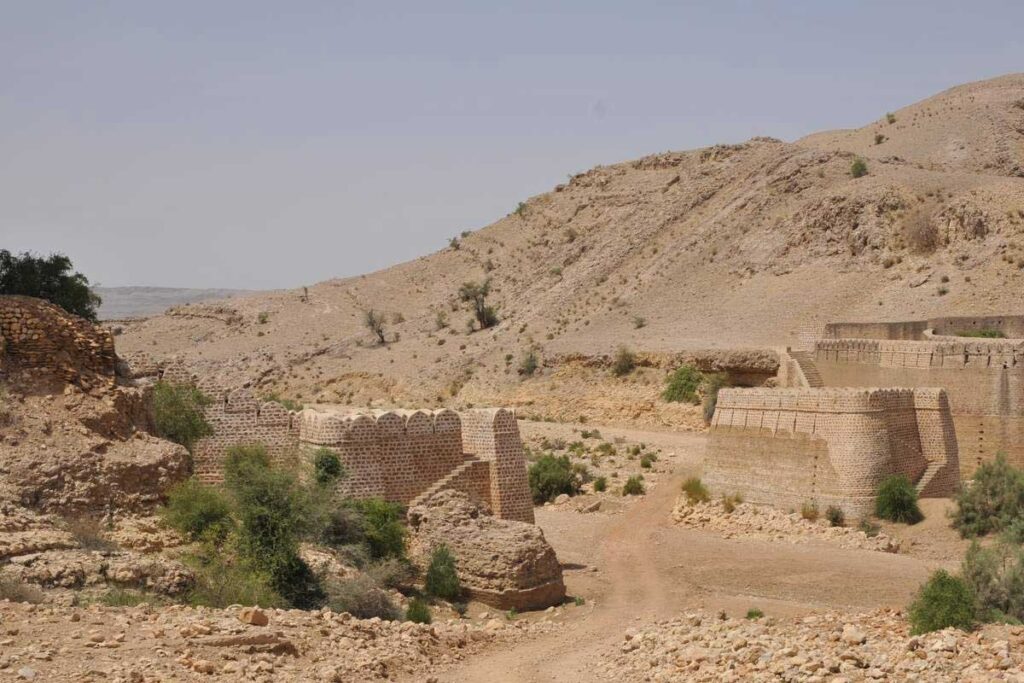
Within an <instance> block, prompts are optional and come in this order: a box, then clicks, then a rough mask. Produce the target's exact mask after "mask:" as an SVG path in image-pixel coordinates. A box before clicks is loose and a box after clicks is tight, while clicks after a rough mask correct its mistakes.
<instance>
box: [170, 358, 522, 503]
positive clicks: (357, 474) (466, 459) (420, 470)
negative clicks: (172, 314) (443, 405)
mask: <svg viewBox="0 0 1024 683" xmlns="http://www.w3.org/2000/svg"><path fill="white" fill-rule="evenodd" d="M161 378H162V379H164V380H166V381H171V382H178V383H192V384H194V385H196V386H197V387H198V388H199V389H200V390H202V391H203V393H204V394H206V395H207V396H208V397H209V398H211V399H212V403H211V404H210V405H209V406H208V407H207V408H206V410H205V412H206V419H207V421H208V422H209V423H210V425H211V426H212V427H213V435H212V436H209V437H207V438H204V439H201V440H200V441H199V442H198V443H197V444H196V447H195V449H194V450H195V452H194V453H193V460H194V470H195V474H196V476H197V477H198V478H200V479H201V480H204V481H207V482H218V481H220V480H221V479H222V478H223V466H224V457H225V455H226V452H227V450H228V449H229V448H230V447H232V446H235V445H239V444H250V443H261V444H263V445H264V446H266V448H267V451H268V454H269V455H270V457H271V459H272V460H273V461H275V462H277V463H278V464H282V465H286V466H289V465H294V464H296V463H297V462H299V461H300V460H302V459H308V458H309V457H310V456H311V454H312V453H313V452H314V451H315V450H316V449H318V448H328V449H330V450H332V451H334V452H335V453H337V454H338V456H339V458H340V459H341V461H342V464H343V465H344V467H345V471H346V473H347V476H346V477H344V478H343V479H342V480H341V481H340V482H339V484H338V494H339V495H344V496H352V497H357V498H367V497H381V498H384V499H385V500H390V501H393V502H397V503H401V504H402V505H406V506H412V505H416V504H418V503H419V502H421V501H422V500H424V499H425V498H426V497H428V496H430V495H433V494H436V493H438V492H439V491H442V490H455V491H461V492H463V493H465V494H467V495H468V496H469V497H470V498H471V499H472V500H474V501H475V502H477V503H480V504H483V505H485V506H486V507H487V508H489V509H490V510H491V511H492V512H493V514H494V516H495V517H497V518H499V519H510V520H517V521H522V522H530V523H532V522H533V521H534V517H533V505H532V503H531V498H530V489H529V483H528V481H527V477H526V459H525V456H524V453H523V445H522V440H521V439H520V436H519V428H518V425H517V424H516V419H515V415H514V414H513V413H512V412H511V411H509V410H505V409H502V408H495V409H476V410H469V411H465V412H463V413H461V414H460V413H456V412H454V411H452V410H436V411H431V410H412V411H407V410H394V411H375V412H364V413H360V412H339V411H318V410H312V409H305V410H302V411H300V412H289V411H288V410H286V409H285V408H283V407H282V406H281V405H280V404H278V403H275V402H270V401H267V402H261V401H259V400H258V399H257V398H256V397H255V396H254V395H253V393H252V391H251V390H249V389H246V388H241V389H234V390H228V389H224V388H221V387H218V386H216V385H214V384H212V383H210V382H207V381H204V380H202V379H197V378H195V377H192V376H191V375H190V374H189V373H188V371H187V370H185V369H184V368H183V367H181V366H180V365H172V366H169V367H168V368H166V369H165V370H164V371H163V372H162V374H161Z"/></svg>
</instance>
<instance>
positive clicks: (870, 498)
mask: <svg viewBox="0 0 1024 683" xmlns="http://www.w3.org/2000/svg"><path fill="white" fill-rule="evenodd" d="M891 474H904V475H906V476H907V477H908V478H909V479H910V480H911V481H912V482H914V483H915V484H916V485H917V488H918V491H919V493H920V495H922V496H925V497H935V496H948V495H951V494H952V493H953V492H954V491H955V490H956V487H957V486H958V485H959V481H960V479H959V462H958V452H957V443H956V436H955V432H954V428H953V420H952V415H951V414H950V409H949V402H948V400H947V398H946V394H945V392H944V391H942V390H941V389H823V388H800V389H723V390H722V391H721V392H720V393H719V395H718V404H717V409H716V411H715V415H714V419H713V421H712V425H711V435H710V440H709V443H708V451H707V457H706V460H705V467H704V479H705V482H706V483H707V484H708V485H709V486H710V487H711V489H712V490H713V491H714V492H715V493H724V494H732V493H739V494H741V495H743V497H744V499H745V500H748V501H750V502H753V503H763V504H770V505H775V506H778V507H782V508H794V509H799V508H800V506H801V505H802V504H804V503H807V502H814V503H817V504H818V505H819V506H820V507H822V508H824V507H826V506H829V505H835V506H837V507H840V508H842V509H843V511H844V512H845V513H846V514H847V515H849V516H852V517H858V516H861V515H864V514H867V513H870V512H871V510H872V509H873V506H874V499H875V494H876V492H877V490H878V485H879V484H880V483H881V481H882V480H883V479H884V478H885V477H887V476H889V475H891Z"/></svg>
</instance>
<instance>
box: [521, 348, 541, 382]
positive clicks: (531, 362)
mask: <svg viewBox="0 0 1024 683" xmlns="http://www.w3.org/2000/svg"><path fill="white" fill-rule="evenodd" d="M539 365H540V362H539V361H538V360H537V352H536V351H534V350H533V349H530V350H529V351H527V352H526V355H525V356H523V361H522V362H521V363H520V364H519V374H520V375H523V376H525V377H532V376H533V373H535V372H537V367H538V366H539Z"/></svg>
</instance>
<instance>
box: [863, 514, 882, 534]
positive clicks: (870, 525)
mask: <svg viewBox="0 0 1024 683" xmlns="http://www.w3.org/2000/svg"><path fill="white" fill-rule="evenodd" d="M857 530H858V531H860V532H862V533H863V534H864V535H866V536H867V537H868V538H874V537H875V536H877V535H878V532H880V531H881V530H882V527H880V526H878V525H877V524H875V523H874V522H872V521H871V520H869V519H867V518H864V519H862V520H860V522H859V523H858V524H857Z"/></svg>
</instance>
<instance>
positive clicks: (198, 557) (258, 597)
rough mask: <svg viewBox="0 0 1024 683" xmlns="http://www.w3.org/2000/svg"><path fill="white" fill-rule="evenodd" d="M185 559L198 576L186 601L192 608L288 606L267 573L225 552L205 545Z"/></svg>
mask: <svg viewBox="0 0 1024 683" xmlns="http://www.w3.org/2000/svg"><path fill="white" fill-rule="evenodd" d="M184 559H185V563H186V564H188V565H189V566H190V567H191V568H192V570H193V573H194V575H195V583H194V585H193V587H192V589H191V591H190V592H189V593H188V598H187V599H188V602H189V604H191V605H195V606H197V607H198V606H202V607H214V608H220V609H223V608H225V607H228V606H229V605H258V606H260V607H287V606H288V604H287V602H286V601H285V600H284V598H282V597H281V595H280V594H279V593H278V592H277V591H275V590H274V588H273V587H272V586H271V585H270V577H269V576H267V574H266V573H265V572H263V571H261V570H260V569H259V568H258V567H256V566H255V565H254V564H253V563H252V562H251V561H249V560H247V559H245V558H242V557H239V556H237V555H236V554H233V553H228V552H225V550H224V549H223V548H218V547H216V546H214V545H213V544H204V546H203V547H202V548H201V549H200V550H199V552H197V553H195V554H194V555H190V556H186V557H185V558H184Z"/></svg>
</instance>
